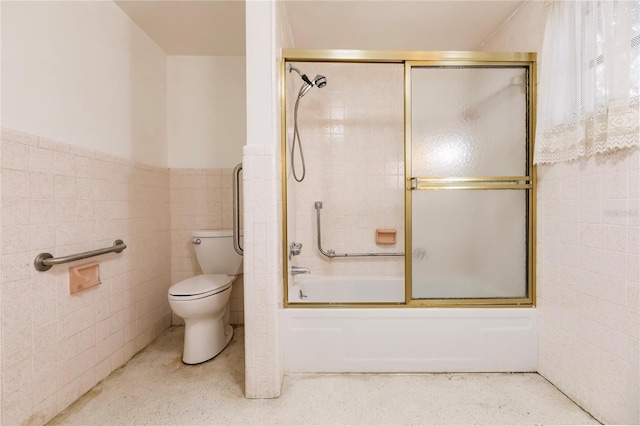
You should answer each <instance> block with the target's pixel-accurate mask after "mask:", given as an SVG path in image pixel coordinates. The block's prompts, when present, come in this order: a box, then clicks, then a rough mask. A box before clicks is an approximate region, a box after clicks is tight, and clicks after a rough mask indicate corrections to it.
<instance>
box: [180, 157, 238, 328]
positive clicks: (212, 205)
mask: <svg viewBox="0 0 640 426" xmlns="http://www.w3.org/2000/svg"><path fill="white" fill-rule="evenodd" d="M232 178H233V177H232V170H231V169H170V187H171V283H172V284H175V283H177V282H178V281H182V280H184V279H187V278H190V277H193V276H195V275H197V274H200V273H202V271H201V270H200V267H199V266H198V261H197V260H196V254H195V251H194V247H193V244H192V243H191V232H192V231H193V230H196V229H231V228H232V227H233V206H232V203H233V193H232ZM243 293H244V292H243V277H242V276H240V277H239V278H238V279H236V281H234V283H233V289H232V291H231V318H230V321H231V323H232V324H244V294H243ZM173 323H174V324H183V323H184V322H183V321H182V319H181V318H179V317H177V316H175V315H174V316H173Z"/></svg>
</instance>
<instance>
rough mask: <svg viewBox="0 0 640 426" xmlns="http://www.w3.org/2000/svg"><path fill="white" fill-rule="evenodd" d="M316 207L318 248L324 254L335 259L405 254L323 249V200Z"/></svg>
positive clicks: (399, 254) (402, 254) (316, 203)
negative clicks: (339, 251)
mask: <svg viewBox="0 0 640 426" xmlns="http://www.w3.org/2000/svg"><path fill="white" fill-rule="evenodd" d="M314 207H315V209H316V230H317V232H318V250H320V253H322V255H323V256H325V257H328V258H329V259H333V258H335V257H387V256H404V253H385V252H382V253H336V251H335V250H331V249H329V250H326V251H325V250H323V248H322V227H321V226H320V210H321V209H322V201H316V202H315V204H314Z"/></svg>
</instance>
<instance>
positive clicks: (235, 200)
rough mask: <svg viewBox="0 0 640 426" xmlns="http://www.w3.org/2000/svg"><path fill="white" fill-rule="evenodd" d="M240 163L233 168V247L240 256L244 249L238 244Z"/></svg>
mask: <svg viewBox="0 0 640 426" xmlns="http://www.w3.org/2000/svg"><path fill="white" fill-rule="evenodd" d="M241 171H242V163H240V164H238V165H237V166H235V167H234V169H233V248H234V250H235V251H236V253H238V254H239V255H240V256H242V253H244V249H243V248H242V247H241V246H240V194H239V192H240V172H241Z"/></svg>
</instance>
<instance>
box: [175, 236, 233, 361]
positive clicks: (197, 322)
mask: <svg viewBox="0 0 640 426" xmlns="http://www.w3.org/2000/svg"><path fill="white" fill-rule="evenodd" d="M191 236H192V240H191V242H192V243H193V245H194V247H195V251H196V258H197V260H198V264H199V265H200V268H201V269H202V272H203V273H202V274H201V275H196V276H195V277H191V278H188V279H186V280H184V281H180V282H178V283H176V284H174V285H172V286H171V287H170V288H169V295H168V297H169V306H171V310H172V311H173V312H174V313H175V314H176V315H178V316H179V317H181V318H182V319H184V327H185V328H184V350H183V354H182V362H184V363H185V364H200V363H202V362H205V361H208V360H210V359H211V358H213V357H215V356H216V355H218V354H219V353H220V352H222V350H223V349H224V348H225V347H226V346H227V344H229V342H230V341H231V338H232V337H233V327H231V325H230V324H229V296H230V295H231V286H232V284H233V281H234V280H235V279H236V278H237V276H238V275H239V274H240V273H241V272H242V256H240V255H239V254H237V253H236V252H235V250H234V248H233V232H232V231H210V230H203V231H195V232H193V233H192V235H191Z"/></svg>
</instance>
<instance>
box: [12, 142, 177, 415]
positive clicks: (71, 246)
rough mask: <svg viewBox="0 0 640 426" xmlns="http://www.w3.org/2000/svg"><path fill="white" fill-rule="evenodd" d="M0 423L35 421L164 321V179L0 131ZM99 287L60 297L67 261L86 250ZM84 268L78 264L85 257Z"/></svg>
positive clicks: (159, 173)
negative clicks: (40, 263)
mask: <svg viewBox="0 0 640 426" xmlns="http://www.w3.org/2000/svg"><path fill="white" fill-rule="evenodd" d="M1 139H2V141H1V143H2V146H1V151H2V257H1V263H2V285H1V290H0V291H1V293H2V299H1V303H2V310H1V314H2V337H3V339H2V345H1V351H2V352H1V353H2V364H1V365H2V423H3V424H22V423H29V424H43V423H45V422H46V421H48V420H49V419H50V418H52V417H53V416H54V415H55V414H57V413H58V412H60V411H61V410H63V409H64V408H65V407H67V406H68V405H69V404H70V403H71V402H73V401H75V400H76V399H77V398H78V397H79V396H80V395H82V394H84V393H85V392H86V391H88V390H89V389H90V388H91V387H92V386H93V385H95V384H96V383H97V382H99V381H100V380H102V379H103V378H104V377H106V376H107V375H108V374H109V373H110V372H111V371H113V370H115V369H116V368H118V367H119V366H121V365H122V364H123V363H124V362H126V361H127V360H128V359H129V358H131V357H132V356H133V355H134V354H135V353H136V352H138V351H139V350H140V349H142V348H143V347H145V346H146V345H147V344H148V343H150V342H151V341H152V340H153V339H154V338H155V337H156V336H158V335H159V334H160V333H161V332H162V331H163V330H164V329H166V328H167V327H168V326H169V325H170V319H171V315H170V309H169V306H168V303H167V299H166V290H167V288H168V286H169V283H170V262H169V257H170V218H169V213H170V211H169V172H168V170H167V169H161V168H155V167H147V166H145V165H142V164H134V163H132V162H130V161H124V160H121V159H119V158H116V157H112V156H109V155H104V154H100V153H97V152H92V151H88V150H85V149H81V148H78V147H75V146H72V145H67V144H64V143H61V142H56V141H52V140H47V139H44V138H39V137H38V136H35V135H28V134H24V133H21V132H16V131H12V130H8V129H3V130H2V135H1ZM116 238H121V239H123V240H124V241H125V243H126V244H127V246H128V247H127V249H126V250H125V251H124V252H123V253H121V254H108V255H103V256H101V257H99V258H96V259H97V260H98V261H99V262H100V278H101V281H102V284H101V285H99V286H98V287H94V288H91V289H88V290H85V291H83V292H80V293H77V294H74V295H70V294H69V290H68V272H67V271H68V267H69V266H73V265H74V264H81V263H83V261H79V262H75V263H72V264H68V265H61V266H55V267H54V268H52V269H51V270H49V271H47V272H38V271H36V270H35V269H34V268H33V259H34V257H35V256H36V254H38V253H40V252H50V253H53V254H54V255H56V256H62V255H67V254H72V253H76V252H82V251H86V250H93V249H96V248H101V247H107V246H110V245H111V244H113V241H114V240H115V239H116ZM84 262H88V261H84Z"/></svg>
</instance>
